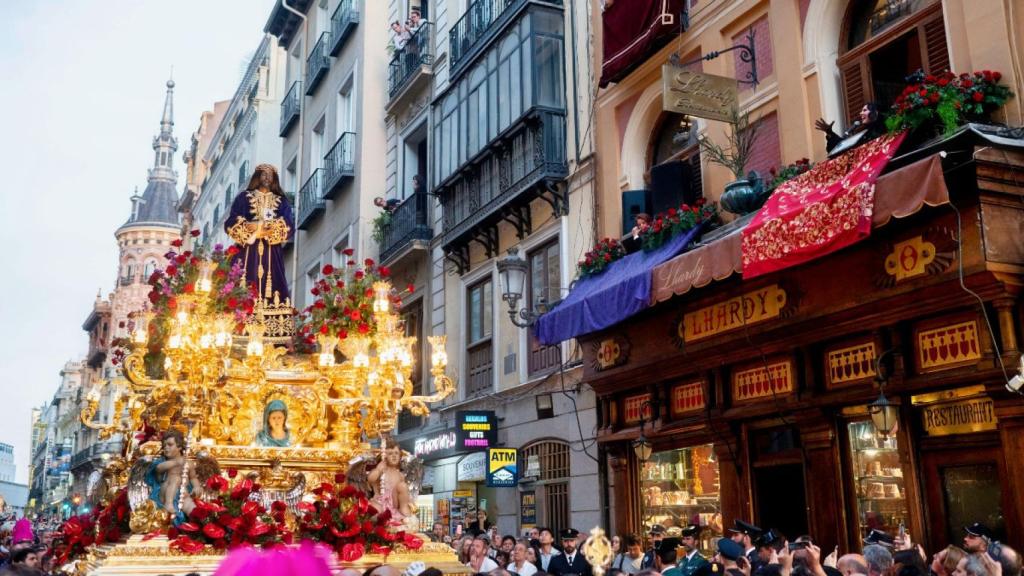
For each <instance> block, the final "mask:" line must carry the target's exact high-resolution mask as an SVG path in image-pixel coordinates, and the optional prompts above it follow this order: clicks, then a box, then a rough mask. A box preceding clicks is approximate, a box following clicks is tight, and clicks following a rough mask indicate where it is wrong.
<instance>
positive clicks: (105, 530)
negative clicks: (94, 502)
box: [93, 488, 132, 544]
mask: <svg viewBox="0 0 1024 576" xmlns="http://www.w3.org/2000/svg"><path fill="white" fill-rule="evenodd" d="M131 512H132V511H131V507H130V506H129V505H128V489H127V488H122V489H120V490H118V492H117V494H115V495H114V499H113V500H112V501H111V502H110V504H108V505H106V506H103V507H98V508H96V510H94V511H93V518H94V520H95V524H96V543H97V544H104V543H107V542H117V541H119V540H121V538H122V537H123V536H124V535H125V534H129V533H131V528H130V527H129V524H128V522H129V518H130V517H131Z"/></svg>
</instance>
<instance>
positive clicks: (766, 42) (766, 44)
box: [732, 14, 775, 90]
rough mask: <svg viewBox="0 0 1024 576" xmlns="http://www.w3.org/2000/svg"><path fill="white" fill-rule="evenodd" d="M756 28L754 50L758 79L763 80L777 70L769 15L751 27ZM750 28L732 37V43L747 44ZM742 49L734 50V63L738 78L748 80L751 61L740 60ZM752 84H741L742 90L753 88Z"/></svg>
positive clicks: (762, 17) (756, 21)
mask: <svg viewBox="0 0 1024 576" xmlns="http://www.w3.org/2000/svg"><path fill="white" fill-rule="evenodd" d="M750 28H753V29H754V51H755V52H756V54H755V56H756V58H757V79H758V80H759V81H761V82H763V81H764V79H765V78H767V77H769V76H771V75H772V74H773V73H774V72H775V55H774V53H773V52H772V31H771V28H769V27H768V15H767V14H765V15H764V16H761V17H760V18H758V19H757V20H755V21H754V24H753V25H752V26H751V27H750ZM750 28H744V29H743V30H741V31H740V32H738V33H737V34H736V35H734V36H733V37H732V45H733V46H736V45H737V44H746V43H747V32H748V31H749V30H750ZM740 52H741V51H740V50H735V51H733V53H732V54H733V64H734V65H735V67H736V79H737V80H746V79H747V73H748V72H750V63H748V62H744V61H742V60H740ZM751 89H753V86H752V85H750V84H740V90H751Z"/></svg>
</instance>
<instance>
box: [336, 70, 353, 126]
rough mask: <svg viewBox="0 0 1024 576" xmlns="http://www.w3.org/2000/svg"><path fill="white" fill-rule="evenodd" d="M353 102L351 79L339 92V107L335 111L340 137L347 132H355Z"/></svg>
mask: <svg viewBox="0 0 1024 576" xmlns="http://www.w3.org/2000/svg"><path fill="white" fill-rule="evenodd" d="M352 102H353V101H352V82H351V81H349V82H348V83H347V84H346V85H345V86H344V87H343V88H342V89H341V90H340V91H339V92H338V103H337V108H336V109H335V111H334V114H335V121H334V128H335V131H336V132H337V137H338V138H341V136H342V135H343V134H344V133H346V132H354V129H353V122H352V120H353V115H354V114H353V110H352Z"/></svg>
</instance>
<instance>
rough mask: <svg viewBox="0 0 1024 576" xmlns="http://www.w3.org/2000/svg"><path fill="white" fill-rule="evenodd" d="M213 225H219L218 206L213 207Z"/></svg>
mask: <svg viewBox="0 0 1024 576" xmlns="http://www.w3.org/2000/svg"><path fill="white" fill-rule="evenodd" d="M213 223H214V225H215V226H216V225H220V206H214V207H213Z"/></svg>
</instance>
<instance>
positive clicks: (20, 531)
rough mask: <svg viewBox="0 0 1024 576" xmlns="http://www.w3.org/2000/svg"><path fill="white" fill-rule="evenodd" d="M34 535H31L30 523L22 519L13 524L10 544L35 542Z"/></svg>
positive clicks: (26, 519)
mask: <svg viewBox="0 0 1024 576" xmlns="http://www.w3.org/2000/svg"><path fill="white" fill-rule="evenodd" d="M35 540H36V537H35V534H33V533H32V522H31V521H30V520H29V519H28V518H22V519H21V520H18V521H17V522H15V523H14V532H13V533H12V534H11V543H12V544H17V543H18V542H35Z"/></svg>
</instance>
